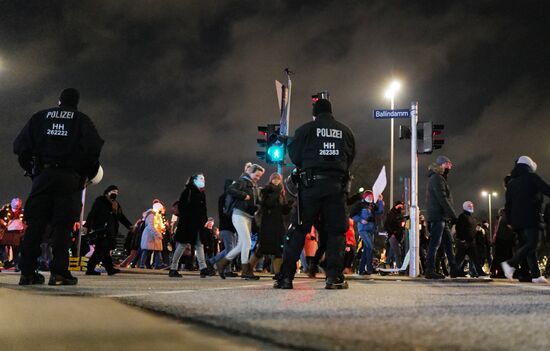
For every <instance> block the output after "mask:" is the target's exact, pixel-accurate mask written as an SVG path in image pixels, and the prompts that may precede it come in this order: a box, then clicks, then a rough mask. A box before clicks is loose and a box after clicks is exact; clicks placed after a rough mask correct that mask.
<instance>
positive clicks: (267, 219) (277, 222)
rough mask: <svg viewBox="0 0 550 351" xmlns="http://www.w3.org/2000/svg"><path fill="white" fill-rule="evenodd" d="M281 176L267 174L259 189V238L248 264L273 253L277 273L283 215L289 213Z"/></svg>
mask: <svg viewBox="0 0 550 351" xmlns="http://www.w3.org/2000/svg"><path fill="white" fill-rule="evenodd" d="M282 181H283V177H282V176H281V175H280V174H279V173H272V174H271V175H270V176H269V183H268V184H267V185H266V186H265V187H264V188H263V189H262V190H261V194H260V199H261V202H260V208H261V211H260V212H261V220H260V231H259V240H258V244H257V245H256V250H255V252H254V253H253V254H252V256H251V257H250V260H249V261H250V262H249V263H250V266H251V267H256V263H257V262H258V260H259V259H261V258H262V257H263V255H274V256H275V257H274V259H273V271H274V273H275V274H276V275H277V274H278V273H279V272H280V270H281V264H282V260H283V238H284V235H285V232H286V226H285V221H284V216H285V215H287V214H288V213H290V210H291V207H292V206H291V205H290V204H289V203H288V202H287V200H286V195H285V191H284V188H283V184H282Z"/></svg>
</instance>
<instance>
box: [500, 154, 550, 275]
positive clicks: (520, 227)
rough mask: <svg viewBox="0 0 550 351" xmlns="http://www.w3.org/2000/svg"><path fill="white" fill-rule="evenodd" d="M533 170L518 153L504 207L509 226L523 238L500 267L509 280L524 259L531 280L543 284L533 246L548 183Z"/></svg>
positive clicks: (530, 162) (533, 165) (529, 161)
mask: <svg viewBox="0 0 550 351" xmlns="http://www.w3.org/2000/svg"><path fill="white" fill-rule="evenodd" d="M536 171H537V164H536V163H535V162H534V161H533V160H532V159H531V158H530V157H528V156H521V157H520V158H519V159H518V160H517V162H516V165H515V167H514V169H513V170H512V172H511V174H510V180H509V182H508V184H507V188H506V203H505V205H504V209H505V211H506V219H507V220H508V222H509V225H510V226H511V227H512V228H513V229H514V231H516V232H517V233H518V235H519V236H520V238H522V239H523V244H522V245H521V247H520V248H519V249H518V250H517V251H516V253H515V255H514V256H513V257H512V258H511V259H509V260H507V261H504V262H502V270H503V272H504V275H505V276H506V278H508V279H510V280H512V279H513V276H514V271H515V269H516V267H517V265H518V264H519V263H520V262H521V260H522V259H524V258H526V259H527V263H528V265H529V269H530V271H531V277H532V282H533V283H547V281H546V279H545V278H544V277H543V276H541V274H540V270H539V267H538V261H537V253H536V249H537V244H538V240H539V231H540V226H541V217H540V214H541V210H542V203H543V195H546V196H550V185H548V184H547V183H546V182H545V181H544V180H543V179H542V178H541V177H540V176H539V175H538V174H536V173H535V172H536Z"/></svg>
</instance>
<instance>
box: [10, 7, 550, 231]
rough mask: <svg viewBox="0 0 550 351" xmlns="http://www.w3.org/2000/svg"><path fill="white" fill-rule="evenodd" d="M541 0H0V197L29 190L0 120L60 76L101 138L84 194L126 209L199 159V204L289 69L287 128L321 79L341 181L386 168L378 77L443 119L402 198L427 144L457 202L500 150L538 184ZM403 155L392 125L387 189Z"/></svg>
mask: <svg viewBox="0 0 550 351" xmlns="http://www.w3.org/2000/svg"><path fill="white" fill-rule="evenodd" d="M422 4H424V5H422ZM545 4H547V2H545V1H514V2H511V1H510V2H508V1H460V2H459V1H453V2H451V1H448V2H447V1H429V2H428V1H426V2H417V1H333V2H329V1H214V0H211V1H42V0H40V1H15V0H14V1H4V0H0V115H1V121H2V128H1V129H0V160H1V161H0V167H1V169H2V171H1V175H0V177H1V178H0V179H1V184H2V186H1V187H0V201H1V202H8V201H9V200H10V199H11V198H12V197H14V196H20V197H22V198H25V197H26V196H27V195H28V192H29V191H30V180H29V179H28V178H24V177H23V176H22V174H23V171H22V170H21V169H20V168H19V165H18V164H17V159H16V156H15V155H13V152H12V143H13V140H14V139H15V137H16V135H17V133H18V132H19V130H20V129H21V128H22V127H23V125H24V124H25V123H26V122H27V120H28V119H29V118H30V116H31V115H32V114H33V113H34V112H36V111H38V110H41V109H45V108H48V107H52V106H55V105H56V104H57V98H58V96H59V93H60V91H61V90H62V89H63V88H66V87H75V88H77V89H79V90H80V92H81V103H80V105H79V109H80V110H81V111H83V112H84V113H86V114H88V115H89V116H90V117H91V118H92V120H93V121H94V122H95V124H96V126H97V128H98V130H99V132H100V135H101V136H102V137H103V138H104V139H105V141H106V142H105V146H104V148H103V153H102V156H101V162H102V164H103V167H104V169H105V178H104V180H103V182H102V183H101V184H100V185H97V186H94V187H92V188H90V191H89V194H90V196H91V197H95V196H97V195H98V194H100V193H102V192H103V189H105V188H106V187H107V186H108V185H110V184H116V185H118V186H119V187H120V190H121V194H120V202H121V204H122V207H123V208H124V210H125V212H126V214H127V216H128V217H129V218H130V220H132V221H134V220H135V219H137V217H138V216H139V215H140V214H141V212H142V211H144V210H145V209H147V208H149V207H150V205H151V201H152V199H154V198H159V199H161V200H162V201H164V202H165V203H167V204H168V203H171V202H173V201H174V200H175V199H177V198H178V197H179V194H180V192H181V191H182V190H183V187H184V184H185V182H186V180H187V178H188V177H189V176H190V175H191V174H193V173H195V172H198V171H201V172H204V174H205V175H206V182H207V198H208V211H209V214H210V215H214V216H215V217H217V215H216V213H217V212H216V211H217V209H216V207H217V197H218V196H219V195H220V193H221V191H222V187H223V181H224V179H225V178H236V177H238V176H239V175H240V172H241V171H242V168H243V165H244V163H245V162H246V161H252V162H256V161H257V160H256V159H255V152H256V150H257V148H256V137H257V130H256V126H257V125H262V124H267V123H277V122H278V120H279V112H278V107H277V98H276V93H275V85H274V81H275V80H276V79H278V80H281V81H284V79H285V75H284V73H283V70H284V69H285V68H286V67H289V68H290V69H291V70H292V71H294V72H295V75H294V76H293V77H292V78H293V94H292V104H291V112H290V116H291V117H290V118H291V122H290V130H291V131H294V129H295V128H296V127H297V126H299V125H301V124H303V123H304V122H307V121H309V120H311V101H310V96H311V94H314V93H316V92H318V91H321V90H325V89H328V90H329V91H330V94H331V100H332V103H333V111H334V115H335V117H336V118H337V119H338V120H340V121H342V122H343V123H345V124H347V125H348V126H350V128H352V130H353V131H354V133H355V136H356V143H357V153H358V155H357V162H356V166H355V167H356V168H357V170H356V174H357V182H356V184H355V185H354V187H355V188H358V187H359V186H365V187H367V188H370V187H371V186H372V183H373V181H374V179H375V178H376V175H377V174H378V172H379V170H380V168H381V166H382V164H384V163H385V164H386V165H387V167H389V161H388V160H389V144H390V142H389V139H390V137H389V133H390V132H389V130H390V129H389V128H390V127H389V125H390V122H389V121H388V120H382V121H380V120H376V121H375V120H373V118H372V110H373V109H375V108H389V101H388V100H387V99H386V98H385V97H384V90H385V88H386V87H387V85H388V84H389V83H390V81H391V80H392V79H394V78H396V79H399V80H400V81H401V82H402V90H401V91H400V92H399V93H398V94H397V97H396V107H398V108H407V107H409V106H410V102H411V101H413V100H417V101H419V110H420V119H421V120H432V121H434V122H438V123H443V124H445V135H446V144H445V146H444V148H443V149H442V150H438V151H441V152H438V153H434V154H433V155H422V156H420V158H419V160H420V163H419V164H420V169H419V183H420V185H421V190H420V195H419V199H420V205H421V206H422V205H423V202H424V201H423V200H424V190H423V189H424V184H425V182H426V180H427V178H426V175H427V166H428V164H429V163H430V162H432V161H433V160H434V159H435V157H436V156H437V155H438V154H444V155H447V156H448V157H449V158H451V160H452V161H453V163H454V168H453V171H452V172H451V174H450V176H449V183H450V185H451V188H452V190H453V195H454V197H455V207H456V209H457V211H458V210H461V208H462V202H463V201H465V200H472V201H473V202H474V203H475V204H476V205H478V210H479V211H481V210H485V209H486V208H487V200H486V199H484V198H482V197H481V196H480V192H481V190H482V189H491V190H494V191H497V192H499V197H497V199H496V200H495V203H494V206H495V207H498V206H502V205H503V202H502V199H503V188H502V179H503V177H504V176H505V175H506V174H507V173H508V172H509V171H510V170H511V169H512V166H513V162H514V160H515V159H516V158H517V157H519V156H521V155H529V156H531V157H532V158H533V159H534V160H535V162H537V163H538V165H539V170H538V173H539V174H540V175H541V176H542V177H543V178H545V179H546V180H547V181H549V182H550V163H549V161H550V141H549V140H550V130H549V126H550V123H549V122H550V118H549V117H548V116H549V114H550V99H549V98H548V97H549V96H550V73H549V69H550V49H549V43H550V28H549V23H550V22H549V21H548V13H549V10H550V9H549V6H546V5H545ZM404 123H407V124H408V122H407V121H406V120H397V123H396V126H398V125H399V124H404ZM397 130H398V127H397V128H396V134H397ZM409 165H410V143H409V141H400V140H399V139H397V138H396V171H395V180H396V198H399V197H400V194H401V193H402V183H401V182H400V178H402V177H407V176H409V175H410V166H409ZM273 170H274V168H272V167H270V168H268V173H270V172H272V171H273ZM267 178H268V174H267V175H266V176H265V178H264V179H262V181H261V183H262V184H263V183H265V182H267ZM385 196H386V199H388V198H389V192H388V188H387V189H386V193H385ZM478 214H479V213H478Z"/></svg>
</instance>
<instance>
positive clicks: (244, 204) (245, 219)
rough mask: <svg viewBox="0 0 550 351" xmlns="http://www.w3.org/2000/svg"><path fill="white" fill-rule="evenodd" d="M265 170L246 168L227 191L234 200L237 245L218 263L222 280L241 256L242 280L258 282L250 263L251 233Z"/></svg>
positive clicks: (257, 167)
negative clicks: (232, 263)
mask: <svg viewBox="0 0 550 351" xmlns="http://www.w3.org/2000/svg"><path fill="white" fill-rule="evenodd" d="M264 172H265V170H264V168H263V167H262V166H260V165H257V164H253V165H250V166H248V167H246V168H245V172H244V173H243V174H242V175H241V176H240V178H239V179H237V180H236V181H234V182H233V183H232V184H231V185H230V186H229V187H228V189H227V194H228V195H229V196H231V197H232V198H233V201H234V202H233V205H232V208H233V210H232V214H231V220H232V222H233V226H234V227H235V229H236V230H237V237H238V239H237V245H236V246H235V247H234V248H233V249H232V250H231V251H229V253H228V254H227V255H226V256H225V257H224V258H222V259H221V260H219V261H218V262H217V263H216V269H217V270H218V274H219V275H220V278H222V279H225V268H226V267H227V266H228V265H229V263H230V262H231V261H232V260H233V259H234V258H235V257H237V255H239V254H240V255H241V265H242V272H241V278H243V279H246V280H257V279H259V277H258V276H255V275H254V272H253V271H254V267H252V266H251V265H250V263H249V262H248V259H249V253H250V248H251V246H252V240H251V231H252V221H253V220H254V215H255V214H256V212H258V210H259V208H260V191H259V189H258V181H259V180H260V178H262V176H263V174H264Z"/></svg>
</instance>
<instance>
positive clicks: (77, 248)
mask: <svg viewBox="0 0 550 351" xmlns="http://www.w3.org/2000/svg"><path fill="white" fill-rule="evenodd" d="M86 189H87V188H86V187H84V190H82V210H80V229H79V230H78V241H77V244H76V257H78V264H79V265H80V245H81V244H82V232H83V231H84V226H83V225H82V224H83V223H84V206H85V205H86Z"/></svg>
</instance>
